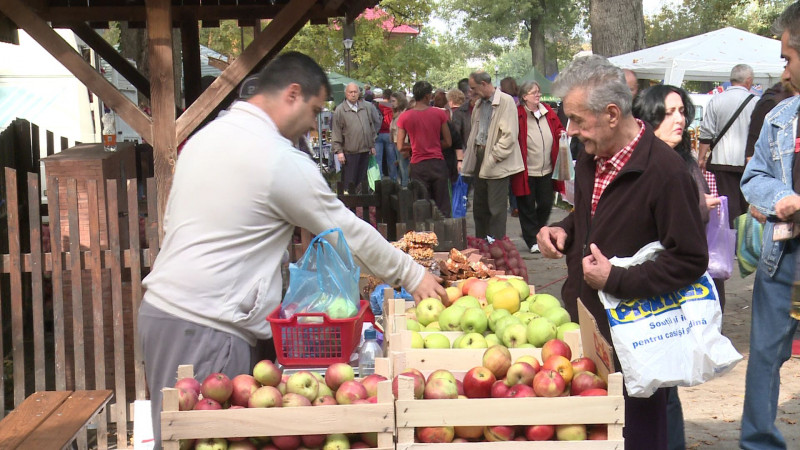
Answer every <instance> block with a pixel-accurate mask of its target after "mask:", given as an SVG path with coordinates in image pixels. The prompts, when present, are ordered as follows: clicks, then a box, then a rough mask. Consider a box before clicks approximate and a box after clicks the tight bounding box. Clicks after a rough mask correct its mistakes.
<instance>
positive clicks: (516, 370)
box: [505, 362, 536, 386]
mask: <svg viewBox="0 0 800 450" xmlns="http://www.w3.org/2000/svg"><path fill="white" fill-rule="evenodd" d="M535 375H536V369H534V368H533V367H532V366H531V365H530V364H528V363H526V362H516V363H514V364H512V365H511V367H509V368H508V373H506V381H505V383H506V385H507V386H514V385H515V384H527V385H530V384H531V383H533V377H534V376H535Z"/></svg>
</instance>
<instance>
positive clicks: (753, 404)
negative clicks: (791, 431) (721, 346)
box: [739, 232, 800, 450]
mask: <svg viewBox="0 0 800 450" xmlns="http://www.w3.org/2000/svg"><path fill="white" fill-rule="evenodd" d="M764 238H765V239H764V240H765V241H770V242H771V236H770V237H767V236H766V232H765V236H764ZM798 246H800V244H798V242H797V241H796V240H792V241H789V242H787V243H786V247H785V248H784V251H783V255H782V257H781V260H780V262H779V264H778V267H777V270H776V271H775V275H774V276H772V277H770V276H769V273H768V272H767V271H766V269H765V268H764V264H763V262H761V261H759V263H758V269H757V270H756V279H755V282H754V284H753V308H752V327H751V330H750V358H749V360H748V361H747V377H746V378H745V393H744V411H743V412H742V434H741V436H740V439H739V446H740V447H741V448H743V449H759V450H765V449H785V448H786V441H785V440H784V438H783V436H782V435H781V433H780V431H778V428H777V427H776V426H775V418H776V416H777V410H778V393H779V390H780V384H781V376H780V369H781V366H782V365H783V363H784V362H786V361H787V360H788V359H789V358H790V357H791V354H792V339H793V337H794V332H795V330H796V329H797V321H796V320H795V319H792V318H791V317H790V316H789V309H790V306H791V290H792V282H793V281H794V271H795V255H796V251H797V248H798Z"/></svg>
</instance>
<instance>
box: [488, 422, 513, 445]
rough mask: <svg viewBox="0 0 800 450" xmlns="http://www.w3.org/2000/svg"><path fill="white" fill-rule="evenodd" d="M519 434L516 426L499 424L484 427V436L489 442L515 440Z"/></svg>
mask: <svg viewBox="0 0 800 450" xmlns="http://www.w3.org/2000/svg"><path fill="white" fill-rule="evenodd" d="M516 434H517V429H516V427H509V426H506V425H497V426H493V427H486V428H484V429H483V437H485V438H486V440H487V441H489V442H502V441H513V440H514V437H515V436H516Z"/></svg>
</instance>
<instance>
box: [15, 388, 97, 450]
mask: <svg viewBox="0 0 800 450" xmlns="http://www.w3.org/2000/svg"><path fill="white" fill-rule="evenodd" d="M111 396H112V392H111V391H109V390H96V391H75V392H72V394H71V395H70V396H69V397H67V399H66V400H64V402H63V403H62V404H61V405H60V406H59V407H58V409H56V410H55V411H54V412H53V413H52V414H51V415H50V417H49V418H48V419H47V420H46V421H45V422H44V423H42V424H41V425H39V427H37V428H36V431H35V432H34V433H32V434H31V435H30V436H28V438H27V439H25V441H23V442H22V444H21V445H20V447H19V448H20V450H22V449H31V450H33V449H43V448H60V447H63V446H66V445H67V444H69V443H70V442H72V441H73V439H75V437H76V436H78V433H79V432H80V431H81V430H84V428H85V426H86V424H87V423H89V421H90V420H92V418H94V417H95V416H96V414H97V413H98V412H99V411H100V410H101V409H102V408H103V407H104V406H105V404H106V403H108V401H109V400H110V399H111ZM98 434H99V430H98ZM99 445H100V443H98V447H99V448H106V447H100V446H99ZM78 448H87V447H85V446H83V447H81V445H80V443H79V444H78Z"/></svg>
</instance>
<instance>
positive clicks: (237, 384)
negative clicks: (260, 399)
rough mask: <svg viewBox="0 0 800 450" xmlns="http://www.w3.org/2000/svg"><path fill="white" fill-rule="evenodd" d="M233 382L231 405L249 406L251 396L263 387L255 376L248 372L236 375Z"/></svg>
mask: <svg viewBox="0 0 800 450" xmlns="http://www.w3.org/2000/svg"><path fill="white" fill-rule="evenodd" d="M231 383H232V384H233V392H232V393H231V405H238V406H247V401H248V400H250V396H251V395H253V392H255V391H257V390H258V388H260V387H261V385H260V384H259V383H258V381H256V379H255V378H253V377H252V376H250V375H247V374H241V375H236V376H235V377H233V380H231Z"/></svg>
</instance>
